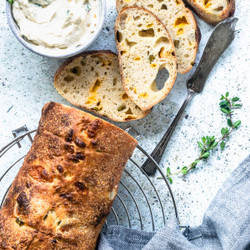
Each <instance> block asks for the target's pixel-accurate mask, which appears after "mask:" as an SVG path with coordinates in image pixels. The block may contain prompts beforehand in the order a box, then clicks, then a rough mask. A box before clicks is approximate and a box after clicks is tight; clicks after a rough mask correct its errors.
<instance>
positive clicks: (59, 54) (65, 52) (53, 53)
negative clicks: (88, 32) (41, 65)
mask: <svg viewBox="0 0 250 250" xmlns="http://www.w3.org/2000/svg"><path fill="white" fill-rule="evenodd" d="M14 1H15V0H14ZM98 1H99V2H100V4H99V8H100V10H99V13H100V19H99V24H98V26H97V28H96V30H95V32H94V33H93V36H91V38H90V39H89V40H88V41H86V42H85V43H84V44H83V45H80V46H78V47H76V48H69V49H50V48H45V47H43V46H37V45H34V44H32V43H30V42H29V41H28V40H27V39H25V38H24V37H23V36H21V35H20V30H19V27H18V26H17V24H16V22H15V20H14V18H13V15H12V6H11V4H10V3H9V2H8V1H6V3H7V4H6V14H7V19H8V23H9V26H10V28H11V30H12V32H13V33H14V35H15V37H16V38H17V39H18V41H19V42H20V43H21V44H22V45H23V46H24V47H26V48H27V49H29V50H30V51H32V52H34V53H36V54H39V55H42V56H46V57H51V58H68V57H72V56H75V55H77V54H79V53H81V52H83V51H84V50H86V49H87V48H88V47H89V46H90V45H91V44H92V43H93V42H94V41H95V40H96V38H97V37H98V35H99V34H100V32H101V30H102V27H103V24H104V21H105V16H106V0H98Z"/></svg>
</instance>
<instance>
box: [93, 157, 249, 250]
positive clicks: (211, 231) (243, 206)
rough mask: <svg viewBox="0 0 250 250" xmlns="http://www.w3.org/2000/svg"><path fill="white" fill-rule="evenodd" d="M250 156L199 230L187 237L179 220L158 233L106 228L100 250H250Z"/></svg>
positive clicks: (206, 215) (118, 227)
mask: <svg viewBox="0 0 250 250" xmlns="http://www.w3.org/2000/svg"><path fill="white" fill-rule="evenodd" d="M249 177H250V156H248V158H247V159H246V160H245V161H244V162H243V163H242V164H241V165H240V166H239V167H238V168H237V169H236V170H235V171H234V172H233V173H232V175H231V177H230V178H229V179H228V180H227V181H226V182H225V183H224V184H223V186H222V188H221V189H220V190H219V192H218V193H217V195H216V196H215V198H214V200H213V201H212V203H211V205H210V206H209V208H208V210H207V211H206V213H205V216H204V218H203V222H202V225H201V226H199V227H195V228H191V227H188V228H187V229H186V230H185V232H184V234H182V233H181V231H180V230H179V225H178V223H177V221H176V219H172V220H171V221H169V223H168V225H167V226H166V227H164V228H162V229H161V230H160V231H158V232H156V233H149V232H144V231H139V230H132V229H128V228H125V227H122V226H107V227H106V228H105V230H103V232H102V233H101V235H100V237H99V242H98V247H97V249H98V250H116V249H119V250H123V249H124V250H137V249H143V250H152V249H153V250H163V249H171V250H177V249H178V250H182V249H185V250H186V249H190V250H192V249H194V250H195V249H203V250H207V249H211V250H217V249H226V250H228V249H230V250H234V249H235V250H236V249H237V250H241V249H244V250H249V249H250V209H249V207H250V179H249Z"/></svg>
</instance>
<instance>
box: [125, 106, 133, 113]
mask: <svg viewBox="0 0 250 250" xmlns="http://www.w3.org/2000/svg"><path fill="white" fill-rule="evenodd" d="M125 113H126V114H127V115H133V112H132V110H131V108H129V109H128V110H127V111H126V112H125Z"/></svg>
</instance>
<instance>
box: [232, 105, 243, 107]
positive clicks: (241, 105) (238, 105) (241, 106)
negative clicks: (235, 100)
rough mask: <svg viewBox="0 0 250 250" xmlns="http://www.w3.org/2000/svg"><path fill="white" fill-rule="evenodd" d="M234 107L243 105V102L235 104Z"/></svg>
mask: <svg viewBox="0 0 250 250" xmlns="http://www.w3.org/2000/svg"><path fill="white" fill-rule="evenodd" d="M234 107H242V104H235V105H234Z"/></svg>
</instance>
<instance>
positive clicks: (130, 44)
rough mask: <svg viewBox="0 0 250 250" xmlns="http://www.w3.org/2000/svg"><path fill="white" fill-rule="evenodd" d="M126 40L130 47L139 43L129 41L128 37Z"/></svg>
mask: <svg viewBox="0 0 250 250" xmlns="http://www.w3.org/2000/svg"><path fill="white" fill-rule="evenodd" d="M125 42H126V44H127V45H128V46H129V47H130V48H131V47H133V46H134V45H136V44H137V43H136V42H131V41H129V40H128V39H127V38H126V39H125Z"/></svg>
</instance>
